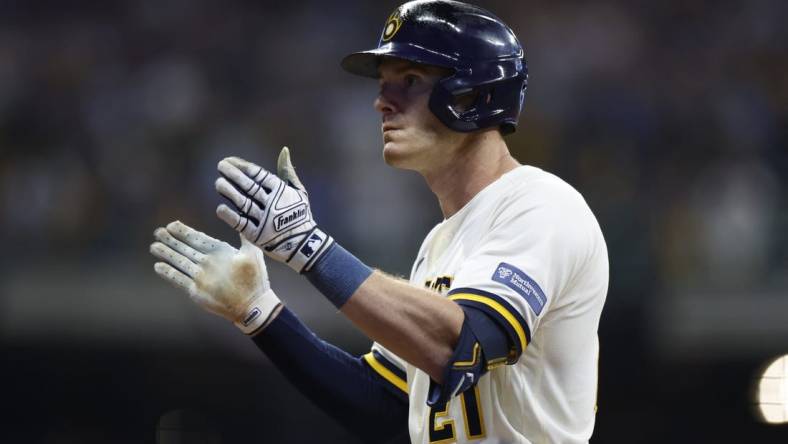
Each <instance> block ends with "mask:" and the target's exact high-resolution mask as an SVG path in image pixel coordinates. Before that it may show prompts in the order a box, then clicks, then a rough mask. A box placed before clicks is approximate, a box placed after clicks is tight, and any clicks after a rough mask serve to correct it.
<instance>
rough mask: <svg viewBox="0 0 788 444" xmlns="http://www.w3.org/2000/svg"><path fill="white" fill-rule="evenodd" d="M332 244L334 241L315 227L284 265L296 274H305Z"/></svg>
mask: <svg viewBox="0 0 788 444" xmlns="http://www.w3.org/2000/svg"><path fill="white" fill-rule="evenodd" d="M333 242H334V239H333V238H332V237H331V236H329V235H328V234H326V233H325V232H324V231H323V230H321V229H320V228H317V227H315V228H313V229H312V231H310V232H309V233H308V234H307V235H306V236H304V238H303V239H302V240H301V243H300V244H299V245H298V247H297V248H296V251H295V253H293V254H292V255H291V256H290V258H288V259H287V261H286V263H287V265H288V266H289V267H290V268H292V269H293V270H295V271H297V272H298V273H305V272H307V271H309V270H310V269H311V268H312V266H313V265H314V264H315V263H316V262H317V260H318V258H319V257H320V256H322V255H323V253H325V252H326V251H328V249H329V247H330V246H331V244H332V243H333Z"/></svg>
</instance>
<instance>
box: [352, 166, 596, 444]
mask: <svg viewBox="0 0 788 444" xmlns="http://www.w3.org/2000/svg"><path fill="white" fill-rule="evenodd" d="M410 282H411V284H413V285H417V286H422V287H423V286H425V285H426V286H427V287H429V288H432V289H434V290H436V291H439V292H440V293H442V294H445V295H447V297H449V298H451V299H453V300H455V301H458V302H460V301H462V302H463V303H465V304H466V305H475V306H477V307H479V308H483V309H485V312H487V313H488V314H492V316H493V317H494V318H495V320H496V321H497V322H498V323H499V324H500V325H502V326H505V328H506V330H507V331H508V332H509V333H510V336H511V337H516V338H517V340H516V341H515V342H516V344H514V347H513V351H512V353H513V356H515V357H516V355H517V354H519V353H522V354H521V355H520V356H519V360H517V362H516V363H514V364H511V365H499V366H495V367H494V368H492V369H491V370H490V371H489V372H487V373H486V374H485V375H483V376H482V377H481V378H480V379H479V381H478V384H477V385H476V386H475V387H474V388H472V389H469V390H467V391H465V392H464V393H462V394H460V395H458V396H456V397H454V398H452V399H451V400H449V402H448V403H447V404H446V405H445V407H443V406H441V407H438V408H430V407H429V406H428V405H427V404H426V399H427V393H428V389H429V385H430V377H429V376H428V375H427V374H426V373H424V372H423V371H421V370H419V369H417V368H416V367H414V366H412V365H410V364H408V363H407V362H405V361H403V360H402V359H400V358H399V357H398V356H396V355H394V354H393V353H391V352H390V351H388V350H386V349H385V348H384V347H382V346H381V345H380V344H374V345H373V350H372V352H371V353H369V354H368V355H366V356H365V358H366V360H367V362H368V363H369V364H370V365H371V366H372V367H373V368H374V369H375V370H376V371H377V372H378V373H379V374H381V375H382V376H383V377H384V378H386V379H387V380H388V381H389V382H391V383H392V384H394V385H395V386H397V387H398V388H399V389H400V390H402V391H403V392H406V393H407V395H408V399H409V420H408V428H409V431H410V438H411V441H412V442H413V443H424V444H427V443H453V442H456V443H466V442H475V443H478V442H484V443H506V444H510V443H581V442H588V440H589V438H590V437H591V433H592V431H593V428H594V417H595V412H596V390H597V364H598V356H599V340H598V337H597V328H598V325H599V317H600V314H601V312H602V306H603V305H604V302H605V297H606V294H607V286H608V258H607V247H606V245H605V241H604V238H603V237H602V232H601V230H600V228H599V224H598V223H597V221H596V218H595V217H594V215H593V214H592V212H591V210H590V209H589V208H588V205H587V204H586V202H585V200H584V199H583V197H582V196H581V195H580V194H579V193H578V192H577V191H575V190H574V189H573V188H572V187H571V186H570V185H568V184H567V183H566V182H564V181H563V180H561V179H559V178H558V177H556V176H554V175H552V174H549V173H547V172H545V171H542V170H541V169H539V168H535V167H531V166H521V167H518V168H516V169H514V170H512V171H510V172H508V173H507V174H505V175H503V176H502V177H501V178H500V179H498V180H496V181H495V182H493V183H492V184H490V185H489V186H487V187H486V188H484V189H483V190H482V191H481V192H479V193H478V194H477V195H476V196H474V197H473V199H471V201H470V202H468V204H466V205H465V206H464V207H463V208H462V209H461V210H460V211H458V212H457V213H456V214H454V215H452V216H451V217H449V218H448V219H446V220H444V221H443V222H441V223H440V224H438V225H437V226H436V227H435V228H433V229H432V231H431V232H430V233H429V235H427V238H426V239H425V240H424V243H423V244H422V246H421V249H420V251H419V254H418V257H417V258H416V262H415V263H414V265H413V269H412V271H411V276H410ZM510 358H511V356H510ZM513 360H514V359H510V361H513Z"/></svg>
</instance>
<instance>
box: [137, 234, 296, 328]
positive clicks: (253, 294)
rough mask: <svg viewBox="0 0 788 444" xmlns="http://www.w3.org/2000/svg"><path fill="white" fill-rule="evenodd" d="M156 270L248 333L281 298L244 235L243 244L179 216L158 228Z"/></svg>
mask: <svg viewBox="0 0 788 444" xmlns="http://www.w3.org/2000/svg"><path fill="white" fill-rule="evenodd" d="M153 236H154V237H155V238H156V242H154V243H153V244H151V246H150V252H151V253H152V254H153V255H154V256H156V257H157V258H158V259H160V260H161V262H156V264H155V265H154V267H153V268H154V269H155V270H156V273H157V274H158V275H159V276H161V277H162V278H163V279H164V280H165V281H167V282H169V283H171V284H173V285H175V286H176V287H178V288H181V289H183V290H184V291H185V292H186V293H188V294H189V297H190V298H191V299H192V300H193V301H194V302H196V303H197V304H198V305H199V306H201V307H202V308H204V309H206V310H208V311H210V312H212V313H215V314H218V315H219V316H222V317H224V318H226V319H227V320H229V321H231V322H234V323H235V325H236V326H237V327H238V328H240V329H241V330H242V331H243V332H244V333H246V334H252V333H255V332H256V331H257V330H259V329H260V328H262V327H264V326H265V325H266V323H267V322H268V321H269V318H271V315H272V313H273V312H274V311H275V309H276V308H277V307H278V306H279V305H281V301H280V300H279V298H278V297H277V296H276V294H274V292H273V290H271V284H270V283H269V281H268V270H266V268H265V261H264V257H263V254H262V252H261V251H260V249H259V248H257V247H255V246H254V245H252V244H251V243H249V242H248V241H247V240H246V239H244V238H243V237H241V249H240V250H239V249H236V248H235V247H233V246H232V245H230V244H228V243H226V242H222V241H220V240H217V239H214V238H212V237H210V236H208V235H207V234H205V233H202V232H199V231H197V230H195V229H193V228H191V227H189V226H187V225H185V224H183V223H181V222H180V221H176V222H172V223H170V224H168V225H167V227H166V228H157V229H156V231H154V232H153Z"/></svg>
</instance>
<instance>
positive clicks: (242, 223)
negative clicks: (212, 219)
mask: <svg viewBox="0 0 788 444" xmlns="http://www.w3.org/2000/svg"><path fill="white" fill-rule="evenodd" d="M216 215H217V216H218V217H219V219H221V220H222V221H224V223H226V224H227V225H229V226H230V228H232V229H233V230H235V231H237V232H239V233H241V234H242V235H243V236H244V237H246V238H247V239H254V238H255V237H256V233H257V225H255V223H254V222H252V221H251V220H249V218H248V217H246V216H242V215H240V214H238V213H237V212H235V211H233V210H232V209H230V207H228V206H227V205H225V204H221V205H219V206H218V207H216Z"/></svg>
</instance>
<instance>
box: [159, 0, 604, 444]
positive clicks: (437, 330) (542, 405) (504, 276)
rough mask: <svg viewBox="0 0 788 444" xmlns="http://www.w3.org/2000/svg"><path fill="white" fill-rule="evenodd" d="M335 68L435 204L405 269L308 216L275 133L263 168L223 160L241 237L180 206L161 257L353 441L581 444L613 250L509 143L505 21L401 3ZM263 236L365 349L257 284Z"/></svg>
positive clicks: (510, 75) (515, 61)
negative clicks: (358, 333)
mask: <svg viewBox="0 0 788 444" xmlns="http://www.w3.org/2000/svg"><path fill="white" fill-rule="evenodd" d="M342 67H343V68H344V69H346V70H347V71H350V72H351V73H354V74H358V75H361V76H366V77H371V78H375V79H378V82H379V85H380V93H379V95H378V97H377V99H376V101H375V109H376V110H377V111H378V112H379V113H380V114H381V116H382V126H381V131H382V135H383V144H384V145H383V157H384V159H385V161H386V162H387V163H388V164H389V165H392V166H394V167H397V168H403V169H410V170H415V171H417V172H419V173H420V174H422V175H423V176H424V178H425V179H426V182H427V184H428V185H429V187H430V189H431V190H432V191H433V193H434V194H435V196H436V197H437V198H438V202H439V204H440V207H441V210H442V211H443V214H444V217H445V218H444V220H443V221H442V222H441V223H439V224H438V225H437V226H435V227H434V228H433V229H432V230H431V231H430V233H429V234H428V235H427V237H426V239H425V240H424V242H423V244H422V246H421V248H420V250H419V252H418V255H417V256H416V259H415V262H414V264H413V268H412V271H411V275H410V279H409V281H404V280H401V279H397V278H395V277H391V276H388V275H386V274H384V273H383V272H381V271H377V270H372V269H371V268H369V267H368V266H366V265H365V264H364V263H363V262H362V261H361V260H360V259H358V258H356V257H355V256H353V254H352V253H350V252H348V251H347V250H345V249H344V248H343V247H342V246H341V245H340V244H339V243H338V242H337V241H335V240H334V239H333V238H332V237H331V236H330V235H329V234H327V233H326V232H324V231H323V230H321V229H320V227H319V226H318V225H317V223H316V221H315V220H314V218H313V217H312V212H311V210H310V202H309V196H308V194H307V192H306V189H305V187H304V186H303V184H302V183H301V181H300V180H299V179H298V177H297V176H296V174H295V170H294V168H293V166H292V163H291V161H290V153H289V151H288V149H287V148H284V149H283V150H282V152H281V154H280V156H279V161H278V166H277V172H276V174H274V173H273V172H270V171H268V170H266V169H264V168H262V167H260V166H258V165H256V164H254V163H251V162H248V161H246V160H243V159H240V158H233V157H231V158H227V159H224V160H222V161H221V162H219V165H218V170H219V172H220V178H219V179H218V180H217V181H216V189H217V191H218V192H219V193H220V194H221V195H222V196H224V197H225V198H227V199H228V200H229V205H228V204H222V205H219V207H218V208H217V215H218V216H219V218H220V219H222V220H223V221H225V222H226V223H227V224H228V225H230V226H231V227H233V228H234V229H235V230H237V231H238V232H239V233H240V234H241V248H240V249H235V248H234V247H232V246H230V245H229V244H227V243H224V242H221V241H219V240H216V239H213V238H211V237H209V236H207V235H205V234H203V233H200V232H198V231H196V230H194V229H192V228H190V227H188V226H186V225H184V224H182V223H180V222H174V223H171V224H170V225H168V226H167V227H166V228H159V229H157V230H156V232H155V234H154V235H155V237H156V242H155V243H154V244H153V245H152V246H151V251H152V253H153V254H154V255H155V256H156V257H158V258H159V259H160V260H161V262H158V263H156V265H155V270H156V272H157V273H158V274H159V275H161V276H162V277H163V278H164V279H166V280H168V281H170V282H172V283H173V284H175V285H176V286H179V287H181V288H183V289H184V290H186V291H187V292H188V293H189V295H190V296H191V297H192V299H194V300H195V301H196V302H197V303H198V304H200V305H201V306H203V307H204V308H206V309H207V310H210V311H212V312H214V313H217V314H219V315H222V316H224V317H226V318H227V319H228V320H230V321H232V322H234V323H235V324H236V325H237V326H238V327H239V328H240V329H241V330H242V331H243V332H244V333H246V334H248V335H250V336H251V337H252V340H253V341H254V342H255V344H257V346H258V347H259V348H260V349H261V350H262V351H263V352H264V353H266V354H267V356H268V357H269V358H270V359H271V361H272V362H273V363H274V364H275V365H276V366H277V367H278V368H279V369H280V370H281V371H282V372H283V373H284V374H285V376H286V377H287V378H288V379H289V380H290V381H291V382H293V384H294V385H295V386H296V387H297V388H298V389H299V390H301V391H302V392H303V393H304V394H306V395H307V396H308V397H309V398H310V399H311V400H313V401H314V402H315V403H316V404H318V405H319V406H320V407H322V408H323V409H324V410H325V411H326V412H327V413H328V414H330V415H332V416H333V417H334V418H336V419H337V420H338V421H340V422H341V423H342V424H344V425H345V426H346V427H347V428H349V429H350V430H352V431H354V432H355V433H356V434H358V436H360V437H361V438H362V439H364V440H366V441H370V442H383V441H386V440H387V439H390V438H391V437H394V436H397V434H399V433H402V432H403V431H404V430H406V429H407V431H408V433H409V435H410V439H411V442H413V443H453V442H456V443H467V442H485V443H544V442H561V443H580V442H587V441H588V440H589V438H590V436H591V434H592V431H593V427H594V417H595V411H596V405H595V404H596V388H597V360H598V354H599V345H598V338H597V328H598V325H599V318H600V314H601V311H602V307H603V305H604V301H605V297H606V293H607V286H608V259H607V249H606V246H605V241H604V238H603V236H602V233H601V230H600V228H599V225H598V223H597V221H596V219H595V217H594V215H593V214H592V212H591V210H590V209H589V208H588V206H587V204H586V203H585V201H584V199H583V198H582V196H581V195H580V194H579V193H578V192H577V191H575V190H574V189H573V188H572V187H571V186H570V185H568V184H567V183H565V182H564V181H562V180H561V179H559V178H558V177H556V176H554V175H552V174H549V173H547V172H545V171H542V170H540V169H538V168H535V167H532V166H527V165H521V164H520V163H519V162H518V161H517V160H515V159H514V158H513V157H512V156H511V155H510V153H509V150H508V148H507V145H506V142H505V139H504V136H505V135H507V134H509V133H511V132H513V131H514V130H515V128H516V125H517V119H518V116H519V113H520V111H521V109H522V105H523V101H524V98H525V91H526V85H527V67H526V62H525V59H524V53H523V49H522V47H521V45H520V43H519V42H518V40H517V38H516V37H515V35H514V33H513V32H512V30H511V29H509V27H508V26H506V25H505V24H504V23H503V22H502V21H501V20H500V19H498V18H497V17H496V16H494V15H493V14H491V13H490V12H488V11H486V10H484V9H481V8H478V7H475V6H471V5H467V4H463V3H459V2H454V1H446V0H428V1H412V2H409V3H405V4H403V5H402V6H400V7H399V8H397V9H396V10H395V11H394V13H393V14H391V15H390V16H389V18H388V20H387V21H386V23H385V25H384V28H383V32H382V34H381V37H380V41H379V43H378V46H377V48H375V49H372V50H369V51H363V52H358V53H354V54H351V55H349V56H348V57H346V58H345V59H344V60H343V61H342ZM403 222H406V221H403ZM263 253H264V254H265V255H266V256H268V257H269V258H270V259H273V260H276V261H280V262H283V263H285V264H287V265H288V266H290V267H291V268H292V269H294V270H295V271H296V272H298V273H300V274H302V275H304V276H305V277H306V278H307V279H308V280H309V281H310V282H311V283H312V284H313V285H314V286H315V287H316V288H317V289H318V290H319V291H320V292H321V293H322V294H323V295H324V296H325V297H326V298H328V299H329V300H330V301H331V302H332V303H334V304H335V305H336V307H337V308H338V309H339V310H340V311H341V312H342V313H343V314H344V315H345V316H347V317H348V318H349V319H350V320H351V321H352V322H353V323H354V324H355V325H356V326H358V327H359V328H360V329H361V330H362V331H363V332H364V333H365V334H366V335H367V336H369V337H370V338H371V339H372V340H374V344H373V345H372V348H371V351H370V352H369V353H368V354H366V355H364V356H358V357H357V356H351V355H349V354H348V353H346V352H344V351H342V350H340V349H338V348H336V347H334V346H332V345H330V344H327V343H326V342H324V341H322V340H321V339H319V338H317V337H316V336H315V335H314V334H313V333H311V332H310V331H309V330H308V329H307V327H305V326H304V325H303V324H302V323H301V322H300V321H299V320H298V318H297V317H296V315H295V314H294V313H293V312H291V311H290V310H289V309H288V308H287V307H285V306H284V305H283V304H282V303H281V301H280V300H279V298H278V297H277V295H276V294H274V292H273V291H272V290H271V287H270V285H269V282H268V278H267V272H266V268H265V263H264V259H263V257H264V256H263Z"/></svg>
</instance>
